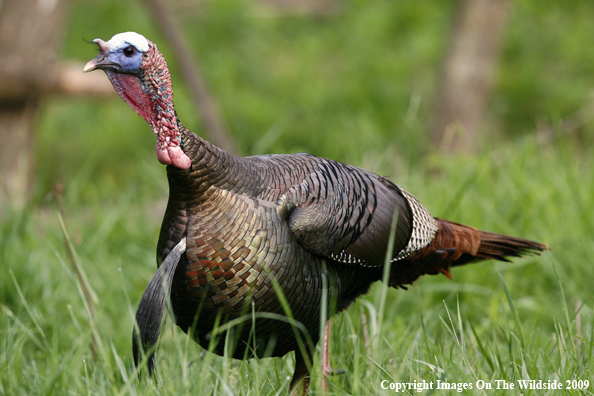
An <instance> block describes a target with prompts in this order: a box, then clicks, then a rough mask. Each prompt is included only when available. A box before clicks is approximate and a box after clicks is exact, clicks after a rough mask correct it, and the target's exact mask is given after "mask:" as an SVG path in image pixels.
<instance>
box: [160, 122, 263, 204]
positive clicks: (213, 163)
mask: <svg viewBox="0 0 594 396" xmlns="http://www.w3.org/2000/svg"><path fill="white" fill-rule="evenodd" d="M177 125H178V128H179V132H180V146H181V148H182V150H183V152H184V153H185V154H186V155H187V156H188V157H189V158H190V159H191V161H192V165H191V167H190V168H189V169H187V170H184V169H178V168H176V167H175V166H172V165H170V166H168V167H167V175H168V178H169V184H170V188H171V189H175V192H176V193H180V194H182V195H183V196H184V197H185V198H186V199H187V200H188V201H194V202H200V201H202V200H203V199H205V194H206V192H207V191H209V190H217V189H223V190H227V191H229V192H234V193H240V194H241V193H252V194H253V193H255V191H254V187H255V186H259V185H261V183H260V176H259V174H258V172H256V170H255V169H254V168H253V167H252V166H250V165H251V162H250V161H249V160H248V159H246V158H242V157H237V156H235V155H232V154H229V153H227V152H226V151H224V150H222V149H220V148H218V147H217V146H215V145H213V144H211V143H209V142H207V141H206V140H204V139H202V138H201V137H199V136H197V135H195V134H193V133H192V132H190V131H189V130H188V129H187V128H185V127H184V126H183V124H182V123H181V122H180V121H178V122H177Z"/></svg>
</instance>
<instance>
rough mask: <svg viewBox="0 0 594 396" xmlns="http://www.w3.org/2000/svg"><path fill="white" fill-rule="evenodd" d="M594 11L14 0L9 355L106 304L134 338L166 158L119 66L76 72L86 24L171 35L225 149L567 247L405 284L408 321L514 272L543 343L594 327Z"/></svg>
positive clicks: (24, 362) (3, 54) (7, 202)
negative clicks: (288, 159)
mask: <svg viewBox="0 0 594 396" xmlns="http://www.w3.org/2000/svg"><path fill="white" fill-rule="evenodd" d="M592 15H594V2H592V1H586V0H573V1H568V2H559V1H553V0H445V1H444V0H425V1H415V0H400V1H392V0H386V1H382V0H376V1H360V0H323V1H313V0H311V1H310V0H307V1H297V0H245V1H237V0H180V1H168V0H129V1H111V0H76V1H67V0H0V232H1V234H0V304H1V307H2V315H3V318H2V317H0V332H3V333H4V335H5V336H6V337H8V338H7V339H13V340H15V339H19V340H21V341H22V342H21V344H19V345H20V347H19V348H21V349H19V351H20V353H19V354H18V355H19V356H16V355H14V354H13V355H10V354H9V353H8V354H7V353H4V354H3V355H2V356H1V357H0V358H1V359H4V360H2V363H3V364H4V365H5V366H4V367H18V368H23V369H25V368H28V369H29V370H33V371H35V370H37V369H36V368H35V369H33V368H31V367H32V366H31V365H32V363H31V361H33V360H31V359H33V358H29V357H28V356H36V355H35V354H36V353H37V354H38V355H37V356H39V353H40V352H39V351H45V350H46V349H47V350H50V351H53V352H52V353H50V355H51V356H54V357H52V358H48V359H49V360H48V361H51V360H52V359H55V356H58V355H61V354H63V353H65V352H64V351H70V350H71V349H69V346H68V345H66V344H68V342H69V341H68V340H71V339H82V340H83V341H80V343H81V345H84V347H80V349H77V351H78V352H76V353H74V352H73V356H76V357H79V356H83V355H85V354H88V349H87V348H86V346H87V344H88V341H89V339H90V337H91V334H90V332H88V331H87V332H86V331H85V330H84V326H82V327H81V326H80V324H79V321H80V322H84V321H85V320H87V319H86V318H87V316H88V315H89V312H88V309H89V308H88V307H89V306H93V305H95V306H96V308H95V313H94V314H93V315H96V318H95V319H92V320H91V322H93V321H95V323H101V332H103V333H102V334H104V335H105V336H106V337H107V338H109V339H110V342H112V345H113V346H114V347H115V349H116V350H118V351H120V353H121V354H123V355H129V351H128V348H129V334H130V332H131V323H132V321H131V316H130V312H129V311H130V309H134V308H133V307H135V306H136V304H137V301H138V299H139V298H140V296H141V294H142V291H143V290H144V287H145V286H146V284H147V283H148V280H149V279H150V277H151V275H152V273H153V272H154V270H155V265H154V262H155V261H154V260H155V258H154V251H155V246H156V240H157V236H158V230H159V226H160V221H161V218H162V215H163V211H164V205H165V202H166V199H167V183H166V177H165V168H164V167H163V166H162V165H160V164H159V163H158V161H157V160H156V156H155V151H154V145H155V139H154V137H153V134H152V133H151V131H150V128H149V127H148V125H146V123H145V122H144V121H143V120H142V119H141V118H140V117H139V116H137V115H136V114H135V113H134V112H133V111H132V110H131V109H130V108H129V107H128V106H127V105H126V104H125V103H124V102H122V101H121V99H120V98H119V97H118V96H117V95H116V94H115V92H114V91H113V88H112V87H111V85H110V84H109V82H108V80H107V78H106V77H105V75H104V74H103V73H100V72H94V73H89V74H83V73H82V68H83V66H84V64H85V63H86V62H87V61H88V60H90V59H92V58H94V57H95V56H96V54H97V47H96V45H95V44H89V43H88V42H89V41H91V40H93V39H95V38H102V39H103V40H108V39H109V38H111V37H112V36H113V35H114V34H116V33H120V32H125V31H136V32H138V33H141V34H143V35H144V36H145V37H147V38H148V39H149V40H151V41H153V42H154V43H156V44H157V46H158V47H159V49H160V51H161V52H162V53H163V54H164V55H165V58H166V59H167V60H168V63H169V66H170V69H171V74H172V78H173V88H174V92H175V103H176V110H177V113H178V115H179V117H180V119H181V120H182V121H183V123H184V124H185V125H186V126H187V127H188V128H189V129H190V130H191V131H193V132H195V133H197V134H199V135H201V136H202V137H204V138H206V139H208V140H210V141H212V142H214V143H216V144H218V145H221V146H222V147H223V148H225V149H228V150H230V151H232V152H234V153H236V154H240V155H256V154H266V153H294V152H309V153H312V154H315V155H317V156H322V157H327V158H331V159H335V160H339V161H342V162H347V163H350V164H353V165H356V166H360V167H364V168H367V169H369V170H372V171H374V172H377V173H379V174H381V175H389V176H390V177H392V179H393V180H394V181H395V182H396V183H398V184H399V185H400V186H402V187H403V188H405V189H407V190H409V191H411V192H412V193H413V194H414V195H416V196H417V197H418V198H419V200H420V201H421V202H423V203H424V204H425V206H427V208H428V209H429V210H430V212H431V213H432V214H433V215H435V216H439V217H444V218H448V219H450V220H453V221H458V222H464V223H467V224H470V225H473V226H476V227H479V228H482V229H488V230H490V231H494V232H502V233H508V234H512V235H517V236H522V237H526V238H530V239H535V240H539V241H541V242H544V243H548V244H550V245H551V246H552V247H553V252H552V253H547V255H545V256H544V258H541V259H529V260H519V261H518V262H517V263H515V264H510V265H508V264H499V263H498V264H496V265H487V264H484V265H482V266H480V267H479V266H476V267H475V266H473V267H469V268H468V269H460V270H457V271H454V280H455V281H456V283H452V282H450V281H448V280H446V279H437V278H435V277H430V278H428V279H427V280H421V281H420V282H419V283H420V286H419V287H418V290H419V291H418V292H413V291H412V290H415V288H416V287H417V285H415V286H413V287H412V288H411V291H409V292H407V293H398V294H397V295H396V294H395V297H390V298H391V299H393V300H392V303H393V304H394V305H395V306H398V307H399V308H398V314H400V315H404V316H403V317H404V318H406V317H407V316H406V315H407V313H408V314H409V315H413V316H414V315H415V314H414V313H412V312H416V311H415V310H416V309H418V307H419V306H421V307H423V306H428V305H429V306H432V305H434V304H436V303H439V302H440V301H442V300H445V301H461V302H462V303H463V304H468V308H467V310H468V311H471V312H474V311H475V310H476V311H477V312H478V311H482V312H483V313H484V314H485V315H486V317H483V318H481V317H479V319H477V322H478V323H479V324H478V325H477V326H478V328H479V332H480V328H481V327H480V326H481V324H483V325H484V326H485V329H486V328H488V325H487V324H485V323H487V322H488V320H496V318H497V315H498V314H497V313H498V312H500V310H501V309H503V308H501V307H499V305H498V301H500V300H499V299H500V295H499V294H497V293H495V294H496V295H494V294H493V290H498V286H497V285H498V282H495V281H494V279H497V276H496V275H495V273H496V272H501V273H502V274H503V276H502V279H505V282H506V283H507V287H508V288H510V290H514V291H513V292H512V294H514V296H515V297H516V298H518V300H517V301H516V306H517V309H518V310H519V312H520V314H521V315H520V317H522V318H526V319H525V320H526V323H531V324H532V325H529V327H530V328H532V327H531V326H534V328H536V327H538V328H542V329H546V330H545V334H546V337H548V338H547V339H548V340H549V341H550V343H552V344H547V345H549V346H550V345H554V344H555V342H556V341H554V340H553V338H551V337H550V334H551V333H553V332H554V331H555V329H556V326H557V325H558V324H559V323H558V320H559V319H560V318H566V319H567V320H564V321H563V326H565V328H566V330H567V331H568V332H569V333H571V334H574V335H576V334H578V335H581V334H582V333H584V334H585V333H587V331H588V329H590V330H589V331H591V324H592V322H590V325H589V326H590V327H588V329H586V328H583V329H582V327H579V328H578V327H577V326H578V325H577V322H578V321H577V319H578V318H579V317H580V314H584V315H589V316H588V317H591V316H592V306H593V305H594V300H593V297H594V296H593V294H592V293H593V292H592V288H591V279H593V278H594V269H593V268H594V265H592V258H591V254H592V246H594V244H593V243H592V242H594V240H593V239H594V238H593V235H594V215H593V214H592V207H594V198H593V192H594V180H593V179H594V175H593V172H592V146H593V144H594V123H593V122H591V121H592V119H593V118H594V95H593V88H594V51H593V50H592V48H593V45H592V44H593V40H594V23H592ZM58 213H61V217H60V216H59V215H58ZM61 218H62V219H63V220H64V224H65V225H64V226H62V225H61V220H60V219H61ZM65 240H66V244H65ZM465 287H466V289H465ZM464 290H466V291H467V293H466V294H460V295H459V293H461V292H462V291H464ZM563 290H565V291H566V293H564V292H563ZM79 297H80V298H79ZM458 298H459V300H456V299H458ZM452 299H453V300H452ZM130 301H131V302H130ZM419 301H422V303H419ZM122 302H125V304H124V303H122ZM118 304H120V305H118ZM126 304H128V305H126ZM423 304H425V305H423ZM130 307H132V308H130ZM485 307H489V308H488V309H487V308H485ZM497 307H499V308H497ZM568 307H569V308H568ZM355 316H356V315H355ZM522 320H524V319H522ZM581 323H582V322H581V321H580V322H579V325H580V326H582V325H581ZM402 325H404V324H402ZM393 326H396V324H393ZM572 326H573V327H572ZM395 328H396V327H395ZM485 331H487V330H485ZM21 333H22V334H28V335H25V336H22V338H19V337H21V336H20V335H18V334H21ZM31 334H33V335H35V337H33V338H32V336H31ZM99 336H100V334H99V335H97V334H94V337H95V338H99V339H100V337H99ZM76 337H80V338H76ZM0 338H1V337H0ZM35 339H37V341H39V343H38V342H37V341H35ZM44 339H45V341H44ZM32 340H33V341H32ZM48 340H49V341H48ZM51 340H54V341H51ZM551 340H552V341H551ZM7 342H8V341H7ZM46 342H48V343H49V344H48V345H49V346H45V347H44V346H43V345H45V343H46ZM7 345H8V344H7ZM580 345H581V344H580ZM590 345H591V340H590ZM3 348H4V345H3ZM44 348H45V349H44ZM196 348H197V347H196ZM551 348H552V347H551ZM99 350H100V347H99ZM5 352H6V351H5ZM43 353H45V352H43ZM44 356H45V355H44ZM87 357H88V356H87ZM127 358H129V356H128V357H127ZM40 360H44V359H40ZM47 364H48V365H49V366H51V364H50V363H47ZM11 370H12V369H11ZM1 372H2V368H1V367H0V376H1V375H2V373H1ZM8 372H10V371H6V373H8ZM7 381H8V380H7ZM6 384H10V383H9V382H4V386H5V387H6V388H5V389H10V386H9V385H6ZM52 386H53V385H52ZM0 390H2V389H0ZM0 393H2V392H0ZM7 394H8V393H7Z"/></svg>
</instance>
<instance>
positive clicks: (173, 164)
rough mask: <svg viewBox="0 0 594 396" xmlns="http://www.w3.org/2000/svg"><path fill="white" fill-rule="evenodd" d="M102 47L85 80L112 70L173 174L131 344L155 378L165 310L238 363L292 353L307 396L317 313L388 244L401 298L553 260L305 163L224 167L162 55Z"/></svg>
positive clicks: (127, 45) (380, 181)
mask: <svg viewBox="0 0 594 396" xmlns="http://www.w3.org/2000/svg"><path fill="white" fill-rule="evenodd" d="M94 42H95V43H97V44H98V45H99V50H100V53H99V55H98V56H97V57H96V58H95V59H93V60H91V61H90V62H89V63H87V65H86V66H85V68H84V71H85V72H89V71H92V70H96V69H102V70H103V71H105V73H106V74H107V76H108V77H109V79H110V81H111V83H112V84H113V86H114V88H115V90H116V91H117V92H118V94H119V95H120V96H121V97H122V98H123V99H124V100H125V101H126V102H127V103H128V104H129V105H130V106H131V107H132V108H133V109H134V110H135V111H136V112H137V113H138V114H139V115H140V116H142V117H143V118H144V119H145V120H146V121H147V122H148V124H149V125H150V126H151V128H152V130H153V132H154V133H155V135H156V136H157V146H156V152H157V158H158V160H159V161H160V162H161V163H163V164H165V165H167V177H168V179H169V188H170V194H169V202H168V205H167V210H166V212H165V217H164V219H163V224H162V227H161V233H160V236H159V243H158V247H157V264H158V266H159V269H158V270H157V272H156V273H155V275H154V276H153V278H152V280H151V281H150V283H149V286H148V287H147V289H146V291H145V293H144V295H143V296H142V299H141V301H140V304H139V307H138V311H137V315H136V320H137V322H138V328H139V331H140V334H139V336H138V337H137V335H136V334H134V336H133V351H134V361H135V363H136V364H138V363H139V359H140V358H141V357H142V356H143V355H144V352H145V351H146V352H149V355H150V356H149V358H148V366H149V370H150V371H152V369H153V359H154V356H153V349H152V348H151V346H153V345H155V343H156V342H157V339H158V336H159V331H160V327H161V320H162V316H163V311H164V309H165V306H166V301H167V297H170V299H171V306H172V308H173V316H174V319H175V323H176V324H177V325H178V326H179V327H180V328H181V329H182V330H183V331H184V332H186V333H188V334H190V335H191V336H192V337H193V338H194V339H195V341H196V342H198V343H199V344H200V345H201V346H202V347H204V348H206V349H208V350H210V351H212V352H214V353H217V354H219V355H222V354H223V353H225V351H227V353H229V355H230V356H233V357H234V358H238V359H242V358H249V357H252V356H253V355H254V354H255V355H258V356H261V357H267V356H283V355H285V354H286V353H288V352H290V351H295V357H296V365H295V373H294V375H293V379H292V381H291V383H290V386H289V391H290V392H291V391H293V392H297V391H298V388H297V385H298V384H299V383H300V382H301V381H302V384H303V388H302V393H303V394H305V393H307V389H308V386H309V373H310V369H311V363H312V355H313V350H314V348H315V345H316V344H317V342H318V340H319V334H320V331H319V330H320V315H321V313H320V312H321V308H322V301H326V302H327V307H326V308H327V312H328V317H331V316H333V315H335V314H336V313H338V312H340V311H342V310H344V309H346V308H347V307H348V306H349V305H350V304H351V303H352V302H353V301H354V300H355V299H356V298H357V297H358V296H360V295H362V294H364V293H366V292H367V291H368V290H369V287H370V286H371V284H373V283H374V282H376V281H378V280H381V278H382V272H383V266H384V263H385V261H386V260H385V256H386V252H387V251H388V248H389V246H390V245H392V246H393V255H392V257H391V271H390V278H389V282H390V286H393V287H404V285H407V284H409V283H411V282H413V281H414V280H415V279H417V278H418V277H419V276H421V275H423V274H438V273H444V274H445V275H448V276H449V270H450V267H452V266H456V265H462V264H467V263H470V262H474V261H480V260H486V259H496V260H504V261H505V260H506V257H514V256H521V255H523V254H526V253H534V252H539V251H542V250H544V249H547V246H546V245H543V244H540V243H536V242H532V241H528V240H525V239H520V238H514V237H509V236H504V235H498V234H493V233H488V232H484V231H479V230H477V229H475V228H472V227H467V226H464V225H460V224H456V223H453V222H450V221H447V220H441V219H437V218H433V217H432V216H431V215H430V214H429V212H428V211H427V210H426V209H425V208H424V207H423V206H422V205H421V204H420V203H419V202H418V201H417V200H416V199H415V198H414V197H413V196H412V195H411V194H410V193H408V192H406V191H405V190H403V189H402V188H400V187H398V186H397V185H396V184H394V183H392V182H391V181H389V180H387V179H385V178H383V177H380V176H378V175H376V174H374V173H371V172H368V171H366V170H363V169H360V168H356V167H353V166H350V165H345V164H342V163H339V162H336V161H331V160H327V159H323V158H318V157H315V156H313V155H309V154H292V155H261V156H255V157H246V158H240V157H236V156H233V155H231V154H228V153H226V152H225V151H223V150H221V149H219V148H217V147H215V146H213V145H212V144H210V143H208V142H206V141H205V140H203V139H201V138H200V137H198V136H196V135H195V134H193V133H191V132H190V131H189V130H188V129H186V128H185V127H184V126H183V124H182V123H181V122H180V121H179V119H178V118H177V114H176V112H175V110H174V108H173V97H172V95H173V91H172V87H171V81H170V76H169V71H168V68H167V64H166V62H165V59H164V58H163V56H162V54H161V53H160V52H159V51H158V50H157V46H156V45H155V44H153V43H152V42H150V41H149V40H147V39H145V38H144V37H143V36H142V35H140V34H137V33H133V32H127V33H121V34H117V35H115V36H113V37H112V38H111V40H109V41H107V42H105V41H103V40H101V39H95V40H94ZM393 220H394V221H395V228H394V230H393V235H394V238H393V239H390V231H391V225H392V223H393ZM324 285H326V286H324ZM324 293H327V296H325V297H326V298H323V296H322V295H323V294H324ZM283 302H285V304H286V305H283ZM287 306H288V308H289V309H286V307H287ZM253 319H255V321H253ZM254 322H255V323H254ZM226 324H227V325H228V326H227V327H225V325H226ZM231 325H232V326H231ZM327 329H328V327H326V330H327ZM324 348H326V343H324ZM325 370H326V371H327V367H326V369H325ZM324 374H328V373H327V372H324Z"/></svg>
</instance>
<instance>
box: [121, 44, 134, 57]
mask: <svg viewBox="0 0 594 396" xmlns="http://www.w3.org/2000/svg"><path fill="white" fill-rule="evenodd" d="M135 52H136V49H135V48H134V47H132V46H129V47H126V48H124V55H126V56H127V57H128V58H129V57H131V56H132V55H134V53H135Z"/></svg>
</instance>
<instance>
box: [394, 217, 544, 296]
mask: <svg viewBox="0 0 594 396" xmlns="http://www.w3.org/2000/svg"><path fill="white" fill-rule="evenodd" d="M436 221H437V227H438V230H437V233H436V235H435V238H433V240H432V241H431V243H430V244H429V245H427V246H425V247H424V248H423V249H421V250H418V251H416V252H414V253H413V254H411V255H410V256H409V257H407V258H406V259H404V260H400V261H396V262H394V263H392V270H391V273H390V285H391V286H394V287H403V285H405V284H409V283H412V282H413V281H414V280H416V279H417V278H418V277H419V276H421V275H424V274H432V275H435V274H439V273H443V274H444V275H446V276H448V275H449V274H450V267H455V266H459V265H464V264H469V263H474V262H478V261H483V260H499V261H510V260H509V259H508V257H521V256H525V255H529V254H539V253H540V252H542V251H544V250H550V248H549V247H548V246H547V245H545V244H542V243H538V242H533V241H530V240H527V239H522V238H516V237H511V236H507V235H502V234H495V233H492V232H487V231H481V230H478V229H476V228H474V227H469V226H465V225H462V224H458V223H454V222H452V221H448V220H442V219H436ZM448 277H450V276H448Z"/></svg>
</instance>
